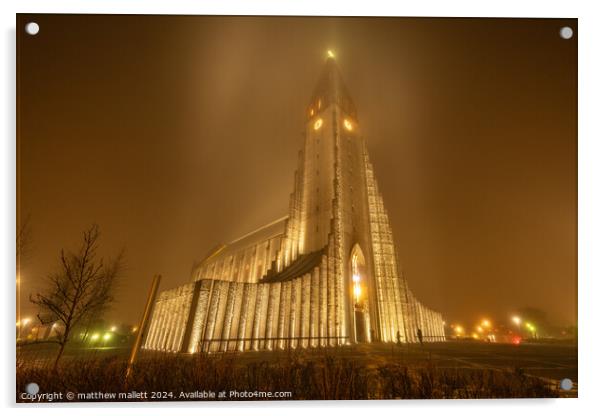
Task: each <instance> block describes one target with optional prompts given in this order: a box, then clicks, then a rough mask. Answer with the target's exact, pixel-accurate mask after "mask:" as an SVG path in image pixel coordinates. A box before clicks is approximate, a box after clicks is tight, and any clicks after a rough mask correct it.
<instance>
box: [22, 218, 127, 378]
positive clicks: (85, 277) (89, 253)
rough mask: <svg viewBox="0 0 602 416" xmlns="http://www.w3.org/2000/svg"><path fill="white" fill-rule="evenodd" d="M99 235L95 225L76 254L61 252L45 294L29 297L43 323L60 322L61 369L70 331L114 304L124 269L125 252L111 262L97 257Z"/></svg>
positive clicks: (56, 361) (58, 357)
mask: <svg viewBox="0 0 602 416" xmlns="http://www.w3.org/2000/svg"><path fill="white" fill-rule="evenodd" d="M99 237H100V232H99V230H98V226H97V225H93V226H92V227H90V228H89V229H88V230H86V231H84V233H83V241H82V245H81V247H80V249H79V251H78V252H77V253H71V252H65V250H61V256H60V268H59V270H58V271H57V272H55V273H53V274H51V275H50V276H49V277H48V288H47V290H46V291H45V292H44V293H37V294H36V295H35V296H30V301H31V302H32V303H34V304H36V305H38V307H39V308H40V313H38V318H39V320H40V322H42V324H48V323H51V322H54V323H57V324H59V325H57V327H56V328H55V331H56V333H57V340H56V342H57V343H58V344H59V345H60V349H59V352H58V354H57V356H56V359H55V362H54V369H55V370H56V368H57V367H58V363H59V360H60V359H61V356H62V355H63V351H64V350H65V346H66V345H67V342H69V336H70V334H71V331H72V330H73V329H74V328H75V327H76V326H77V325H78V324H80V323H81V322H82V321H84V320H86V319H88V318H90V317H92V316H99V315H100V314H102V313H103V312H104V311H105V310H106V309H107V307H108V306H109V305H110V303H111V302H112V301H113V292H114V288H115V285H116V281H117V279H118V277H119V275H120V272H121V271H122V268H123V251H121V253H120V254H119V255H118V256H117V257H116V258H115V259H114V260H111V261H108V262H107V263H105V262H104V259H103V258H100V259H98V258H97V249H98V240H99Z"/></svg>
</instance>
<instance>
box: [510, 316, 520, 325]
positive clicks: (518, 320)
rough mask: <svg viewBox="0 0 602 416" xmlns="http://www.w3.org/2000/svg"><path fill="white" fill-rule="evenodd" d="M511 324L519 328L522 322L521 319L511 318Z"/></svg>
mask: <svg viewBox="0 0 602 416" xmlns="http://www.w3.org/2000/svg"><path fill="white" fill-rule="evenodd" d="M512 322H514V323H515V324H516V325H517V326H520V323H521V322H522V319H520V316H513V317H512Z"/></svg>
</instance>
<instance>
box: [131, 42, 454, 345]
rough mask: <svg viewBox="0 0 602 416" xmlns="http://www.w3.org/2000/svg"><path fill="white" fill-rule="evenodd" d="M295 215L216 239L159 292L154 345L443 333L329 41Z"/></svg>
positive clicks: (292, 207) (410, 338)
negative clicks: (397, 233) (181, 278)
mask: <svg viewBox="0 0 602 416" xmlns="http://www.w3.org/2000/svg"><path fill="white" fill-rule="evenodd" d="M304 130H305V138H304V141H305V142H304V146H303V149H302V150H301V151H300V152H299V157H298V165H297V170H296V172H295V175H294V187H293V190H292V193H291V195H290V201H289V209H288V215H287V216H286V217H284V218H281V219H279V220H276V221H274V222H272V223H269V224H267V225H265V226H264V227H261V228H259V229H258V230H256V231H254V232H252V233H249V234H246V235H244V236H242V237H240V238H238V239H236V240H234V241H232V242H230V243H229V244H225V245H220V246H218V247H216V248H215V250H214V251H213V252H212V253H210V254H209V255H208V256H207V257H206V258H205V259H203V260H202V261H200V262H198V263H197V264H195V265H194V267H193V271H192V276H191V282H190V283H188V284H185V285H183V286H180V287H177V288H174V289H170V290H166V291H163V292H161V293H159V295H158V297H157V300H156V303H155V305H154V307H153V313H152V316H151V321H150V323H149V326H148V333H147V335H146V338H145V340H144V341H143V342H144V343H143V348H145V349H147V350H157V351H169V352H188V353H195V352H214V351H248V350H275V349H288V348H311V347H318V346H322V347H325V346H339V345H351V344H357V343H370V342H418V341H419V339H418V338H419V334H420V336H421V337H422V340H423V341H424V342H437V341H444V340H445V333H444V322H443V318H442V316H441V314H440V313H438V312H435V311H433V310H431V309H429V308H427V307H425V306H424V305H423V304H422V303H420V302H419V301H418V300H417V299H416V298H415V297H414V295H413V294H412V292H411V291H410V289H409V288H408V284H407V281H406V278H405V276H403V275H402V273H401V267H400V264H399V262H398V259H397V253H396V249H395V244H394V240H393V234H392V230H391V225H390V224H389V217H388V214H387V210H386V208H385V204H384V202H383V197H382V196H381V194H380V192H379V189H378V184H377V182H376V178H375V172H374V169H373V166H372V164H371V163H370V158H369V156H368V149H367V146H366V142H365V139H364V137H363V136H362V134H361V127H360V125H359V122H358V115H357V111H356V108H355V105H354V103H353V101H352V100H351V97H350V95H349V92H348V90H347V88H346V86H345V84H344V83H343V79H342V76H341V73H340V71H339V68H338V66H337V63H336V61H335V58H334V55H333V54H332V53H331V52H330V51H329V53H328V57H327V59H326V62H325V64H324V68H323V71H322V73H321V76H320V78H319V80H318V83H317V85H316V88H315V90H314V93H313V95H312V96H311V100H310V102H309V105H308V106H307V109H306V119H305V126H304Z"/></svg>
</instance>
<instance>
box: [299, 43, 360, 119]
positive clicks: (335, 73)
mask: <svg viewBox="0 0 602 416" xmlns="http://www.w3.org/2000/svg"><path fill="white" fill-rule="evenodd" d="M331 105H338V106H339V108H340V110H342V111H343V112H344V113H346V114H347V115H349V116H351V117H353V118H357V111H356V109H355V104H354V103H353V101H352V100H351V96H350V95H349V91H348V90H347V87H346V86H345V83H344V82H343V77H342V76H341V71H340V70H339V67H338V65H337V63H336V59H335V55H334V52H332V51H331V50H329V51H328V52H327V57H326V62H325V64H324V67H323V69H322V73H321V75H320V78H319V79H318V83H317V85H316V88H315V89H314V93H313V95H312V98H311V102H310V105H309V111H308V113H309V117H312V116H314V115H315V114H318V113H320V112H322V111H323V110H324V109H326V108H327V107H329V106H331Z"/></svg>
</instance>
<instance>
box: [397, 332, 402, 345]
mask: <svg viewBox="0 0 602 416" xmlns="http://www.w3.org/2000/svg"><path fill="white" fill-rule="evenodd" d="M397 345H401V334H400V333H399V331H397Z"/></svg>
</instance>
